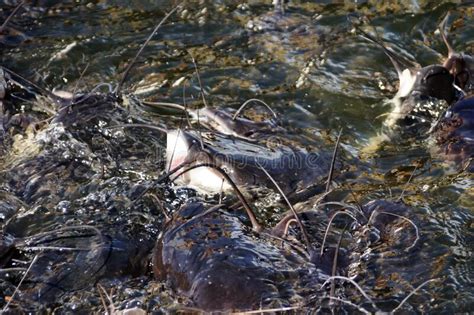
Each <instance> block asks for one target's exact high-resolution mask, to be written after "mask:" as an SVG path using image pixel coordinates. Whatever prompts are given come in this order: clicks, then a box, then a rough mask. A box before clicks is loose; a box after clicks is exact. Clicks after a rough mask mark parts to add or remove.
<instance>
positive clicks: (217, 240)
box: [153, 202, 325, 311]
mask: <svg viewBox="0 0 474 315" xmlns="http://www.w3.org/2000/svg"><path fill="white" fill-rule="evenodd" d="M208 209H209V208H208V207H206V206H204V204H202V203H201V202H194V203H190V204H188V205H186V206H184V207H183V208H181V209H180V210H179V211H178V212H177V213H176V214H175V216H174V217H173V221H172V222H171V223H169V225H168V226H166V227H165V230H164V232H163V235H162V236H161V238H160V239H159V240H158V242H157V244H156V247H155V249H154V253H153V269H154V272H155V275H156V276H157V278H158V279H160V280H166V281H167V282H168V283H169V285H170V286H171V288H172V289H173V290H174V291H175V292H179V293H180V295H182V296H185V297H187V298H189V300H190V301H191V303H190V304H191V306H194V307H197V308H199V309H202V310H206V311H244V310H252V309H258V308H260V307H267V306H271V305H273V306H278V305H280V306H289V305H292V304H295V303H298V302H300V301H301V297H300V296H299V295H298V294H296V293H295V290H294V288H295V282H297V281H299V280H300V279H299V278H300V277H301V276H302V275H306V276H307V277H309V278H311V277H312V278H314V279H315V283H314V284H316V279H323V278H324V277H325V276H324V274H321V272H320V271H318V269H317V267H316V266H315V265H313V264H311V263H309V262H307V261H305V256H304V255H302V254H301V253H298V252H297V251H295V250H294V249H292V248H291V247H289V246H288V245H287V244H285V243H283V244H281V242H278V241H277V240H273V239H271V238H267V237H262V236H260V237H259V236H258V235H255V234H253V233H252V232H251V230H250V229H249V227H248V226H246V225H244V224H243V223H242V222H241V220H240V219H239V218H238V217H237V216H236V215H233V214H230V213H229V212H227V211H226V210H225V208H224V207H221V208H219V209H218V210H216V211H214V212H212V213H209V214H204V213H205V211H206V210H208Z"/></svg>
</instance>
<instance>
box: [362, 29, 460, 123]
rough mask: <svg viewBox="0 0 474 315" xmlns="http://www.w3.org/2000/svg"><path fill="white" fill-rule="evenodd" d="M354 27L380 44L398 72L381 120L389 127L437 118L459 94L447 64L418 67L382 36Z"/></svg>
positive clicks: (368, 38) (367, 37) (370, 39)
mask: <svg viewBox="0 0 474 315" xmlns="http://www.w3.org/2000/svg"><path fill="white" fill-rule="evenodd" d="M356 28H357V30H358V32H360V33H361V34H362V36H363V37H364V38H366V39H367V40H369V41H371V42H373V43H375V44H377V45H378V46H379V47H381V48H382V50H383V51H384V53H385V54H386V55H387V56H388V57H389V59H390V61H391V62H392V64H393V66H394V67H395V69H396V71H397V74H398V78H399V88H398V91H397V93H396V95H395V96H394V97H393V99H392V103H393V105H394V106H393V109H392V111H391V112H390V113H389V115H388V117H387V119H386V120H385V122H384V124H385V126H387V127H388V128H389V129H393V128H395V127H396V126H400V125H408V126H409V125H411V124H413V123H414V122H419V121H420V120H421V121H422V122H423V121H427V122H431V121H433V120H435V119H437V118H438V117H439V115H440V113H442V112H443V111H444V109H445V108H447V106H449V105H450V104H452V103H453V102H455V101H456V100H458V99H459V98H460V95H459V92H458V91H457V90H456V88H455V86H454V82H455V78H454V76H453V75H452V74H451V73H450V71H449V70H448V69H447V68H446V67H444V66H443V65H429V66H425V67H421V66H420V65H418V64H417V63H414V62H411V61H406V60H404V59H403V58H401V57H400V56H398V55H397V54H395V53H394V52H393V51H392V50H390V49H389V48H387V47H386V46H385V44H384V43H383V41H382V40H380V39H378V38H375V37H374V36H372V35H370V34H368V33H367V32H365V31H363V30H361V29H360V27H356ZM437 100H440V101H444V102H441V103H440V102H438V101H437Z"/></svg>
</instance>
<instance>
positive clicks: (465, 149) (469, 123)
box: [431, 96, 474, 172]
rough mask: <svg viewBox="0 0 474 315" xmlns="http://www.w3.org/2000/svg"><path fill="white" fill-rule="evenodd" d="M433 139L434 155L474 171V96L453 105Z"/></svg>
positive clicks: (437, 128)
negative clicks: (473, 160)
mask: <svg viewBox="0 0 474 315" xmlns="http://www.w3.org/2000/svg"><path fill="white" fill-rule="evenodd" d="M431 138H432V140H433V141H434V143H435V146H434V148H433V151H434V152H433V153H434V154H435V155H437V156H441V157H442V158H443V159H445V160H446V161H448V162H450V163H451V164H454V165H455V166H457V167H458V168H460V169H465V170H468V171H470V172H473V171H474V165H473V163H472V159H473V158H474V96H470V97H466V98H464V99H462V100H460V101H458V102H457V103H455V104H453V105H452V106H451V107H449V109H448V110H447V111H446V114H445V115H444V116H443V117H442V118H441V119H440V120H439V121H438V122H437V124H436V125H435V127H434V128H433V131H432V132H431Z"/></svg>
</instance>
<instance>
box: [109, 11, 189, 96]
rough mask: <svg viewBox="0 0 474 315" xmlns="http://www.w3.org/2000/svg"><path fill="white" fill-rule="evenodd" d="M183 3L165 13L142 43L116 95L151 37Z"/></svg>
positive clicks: (116, 90)
mask: <svg viewBox="0 0 474 315" xmlns="http://www.w3.org/2000/svg"><path fill="white" fill-rule="evenodd" d="M180 5H181V4H178V5H177V6H175V7H174V8H173V9H172V10H171V11H170V12H169V13H168V14H166V15H165V17H164V18H163V19H161V21H160V23H158V25H157V26H155V29H154V30H153V32H151V34H150V36H148V38H147V39H146V41H145V42H144V43H143V44H142V46H141V47H140V49H139V50H138V52H137V54H136V55H135V57H134V58H133V59H132V61H131V62H130V63H129V64H128V66H127V68H126V69H125V72H124V74H123V76H122V79H121V80H120V82H119V84H118V85H117V88H116V89H115V95H118V94H119V93H120V90H121V89H122V86H123V84H124V83H125V80H126V79H127V76H128V74H129V73H130V70H131V69H132V67H133V66H134V65H135V63H136V62H137V59H138V57H139V56H140V55H141V53H142V52H143V50H144V49H145V47H146V46H147V45H148V43H149V42H150V41H151V39H152V38H153V36H155V34H156V32H157V31H158V29H159V28H160V27H161V25H163V23H165V22H166V20H167V19H168V18H169V17H170V16H171V15H172V14H173V13H174V12H175V11H176V10H177V9H178V8H179V6H180Z"/></svg>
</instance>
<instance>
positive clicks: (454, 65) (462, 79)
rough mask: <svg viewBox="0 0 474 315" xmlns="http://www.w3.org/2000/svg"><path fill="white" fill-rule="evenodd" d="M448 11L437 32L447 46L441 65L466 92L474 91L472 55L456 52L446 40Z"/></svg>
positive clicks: (473, 60) (473, 58)
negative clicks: (446, 54) (446, 52)
mask: <svg viewBox="0 0 474 315" xmlns="http://www.w3.org/2000/svg"><path fill="white" fill-rule="evenodd" d="M448 19H449V12H448V14H446V17H445V18H444V19H443V21H442V22H441V24H440V25H439V27H438V29H439V33H440V34H441V37H442V39H443V42H444V43H445V45H446V47H447V48H448V57H447V58H446V59H445V60H444V62H443V66H444V67H445V68H446V69H448V71H449V72H450V73H451V74H452V75H453V77H454V80H455V84H456V85H457V86H459V87H460V88H461V89H462V90H463V91H464V92H465V93H466V94H472V93H473V92H474V57H473V56H471V55H468V54H465V53H458V52H456V51H455V50H454V49H453V47H452V46H451V44H450V43H449V41H448V37H447V35H446V33H445V31H444V30H445V29H446V24H447V23H448Z"/></svg>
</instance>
